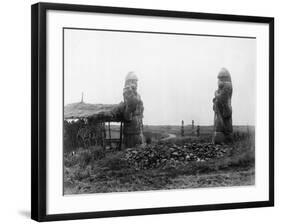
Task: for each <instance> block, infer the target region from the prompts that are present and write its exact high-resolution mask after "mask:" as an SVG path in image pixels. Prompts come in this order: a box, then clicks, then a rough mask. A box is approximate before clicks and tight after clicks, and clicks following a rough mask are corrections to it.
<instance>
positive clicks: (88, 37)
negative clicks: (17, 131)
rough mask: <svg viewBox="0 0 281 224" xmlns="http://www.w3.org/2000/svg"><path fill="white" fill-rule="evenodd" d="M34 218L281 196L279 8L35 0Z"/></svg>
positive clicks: (238, 204) (237, 204)
mask: <svg viewBox="0 0 281 224" xmlns="http://www.w3.org/2000/svg"><path fill="white" fill-rule="evenodd" d="M31 55H32V200H31V201H32V208H31V211H32V212H31V216H32V219H34V220H37V221H53V220H67V219H83V218H99V217H114V216H131V215H145V214H160V213H176V212H190V211H205V210H219V209H234V208H251V207H264V206H273V205H274V151H273V150H274V19H273V18H269V17H253V16H240V15H239V16H238V15H223V14H209V13H194V12H181V11H163V10H151V9H136V8H116V7H103V6H86V5H68V4H53V3H38V4H35V5H32V49H31Z"/></svg>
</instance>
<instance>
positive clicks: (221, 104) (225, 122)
mask: <svg viewBox="0 0 281 224" xmlns="http://www.w3.org/2000/svg"><path fill="white" fill-rule="evenodd" d="M231 96H232V82H231V77H230V73H229V72H228V70H227V69H225V68H222V69H221V71H220V72H219V74H218V90H216V91H215V97H214V99H213V110H214V112H215V118H214V136H213V143H214V144H221V143H227V142H231V141H232V131H233V129H232V107H231Z"/></svg>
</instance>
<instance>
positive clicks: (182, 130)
mask: <svg viewBox="0 0 281 224" xmlns="http://www.w3.org/2000/svg"><path fill="white" fill-rule="evenodd" d="M181 136H182V137H183V136H184V121H183V120H182V121H181Z"/></svg>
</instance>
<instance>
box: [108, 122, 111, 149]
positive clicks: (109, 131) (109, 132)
mask: <svg viewBox="0 0 281 224" xmlns="http://www.w3.org/2000/svg"><path fill="white" fill-rule="evenodd" d="M108 134H109V145H110V147H111V130H110V121H109V122H108Z"/></svg>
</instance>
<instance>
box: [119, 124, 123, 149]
mask: <svg viewBox="0 0 281 224" xmlns="http://www.w3.org/2000/svg"><path fill="white" fill-rule="evenodd" d="M122 138H123V122H122V121H121V124H120V144H119V150H121V149H122V141H123V139H122Z"/></svg>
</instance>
